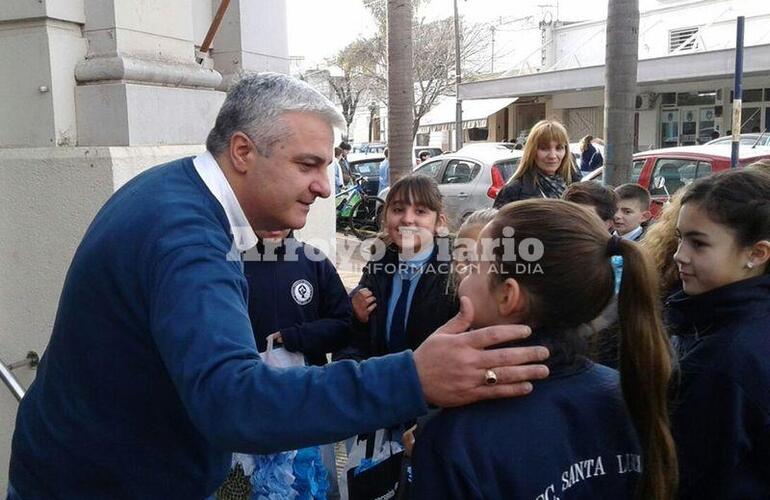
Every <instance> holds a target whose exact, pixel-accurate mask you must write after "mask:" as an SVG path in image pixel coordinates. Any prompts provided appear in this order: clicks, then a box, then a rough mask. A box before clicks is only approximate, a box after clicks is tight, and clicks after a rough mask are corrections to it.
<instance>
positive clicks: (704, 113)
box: [698, 108, 714, 144]
mask: <svg viewBox="0 0 770 500" xmlns="http://www.w3.org/2000/svg"><path fill="white" fill-rule="evenodd" d="M699 115H700V116H699V117H698V143H699V144H705V143H707V142H708V141H710V140H711V133H712V132H714V108H701V109H700V110H699Z"/></svg>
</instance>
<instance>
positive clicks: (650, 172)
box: [583, 144, 770, 216]
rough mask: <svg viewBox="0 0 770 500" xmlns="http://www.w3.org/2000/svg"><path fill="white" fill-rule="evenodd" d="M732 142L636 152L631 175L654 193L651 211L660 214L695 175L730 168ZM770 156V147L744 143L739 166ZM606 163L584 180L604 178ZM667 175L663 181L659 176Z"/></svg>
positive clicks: (630, 180) (633, 179)
mask: <svg viewBox="0 0 770 500" xmlns="http://www.w3.org/2000/svg"><path fill="white" fill-rule="evenodd" d="M730 156H731V146H730V145H729V144H716V145H711V146H708V145H703V146H682V147H678V148H664V149H654V150H650V151H641V152H639V153H636V154H635V155H634V160H633V165H632V167H631V178H630V179H628V182H636V183H638V184H639V185H641V186H643V187H645V188H647V190H649V191H650V196H651V197H652V207H651V210H652V213H653V216H657V214H658V212H659V211H660V208H661V207H662V206H663V204H664V203H665V202H666V201H668V199H669V197H670V195H672V194H674V193H675V192H677V191H678V190H679V189H680V188H682V187H683V186H685V185H687V184H690V183H691V182H692V181H694V180H695V179H698V178H700V177H706V176H708V175H711V174H712V173H714V172H719V171H721V170H728V169H729V168H730ZM764 158H770V148H768V147H756V148H752V147H751V146H746V145H741V147H740V149H739V152H738V166H739V167H745V166H746V165H748V164H750V163H753V162H755V161H757V160H761V159H764ZM603 172H604V167H599V168H597V169H596V170H594V171H593V172H591V173H590V174H588V175H586V176H585V177H584V178H583V181H590V180H601V176H602V174H603ZM658 178H662V179H664V180H663V182H662V183H661V182H660V180H658V182H656V179H658Z"/></svg>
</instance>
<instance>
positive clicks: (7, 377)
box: [0, 351, 40, 401]
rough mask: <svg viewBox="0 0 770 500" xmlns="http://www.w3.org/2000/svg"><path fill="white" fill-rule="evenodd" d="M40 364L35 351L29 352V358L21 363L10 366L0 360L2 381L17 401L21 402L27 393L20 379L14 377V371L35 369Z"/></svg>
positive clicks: (17, 362)
mask: <svg viewBox="0 0 770 500" xmlns="http://www.w3.org/2000/svg"><path fill="white" fill-rule="evenodd" d="M39 362H40V358H39V356H38V355H37V353H36V352H35V351H30V352H28V353H27V357H26V358H24V359H22V360H21V361H16V362H15V363H10V364H8V365H6V364H5V363H4V362H3V361H2V360H0V379H2V380H3V383H4V384H5V386H6V387H8V390H9V391H11V394H13V397H15V398H16V401H21V398H23V397H24V392H25V391H24V387H22V385H21V383H19V381H18V379H17V378H16V377H15V376H14V375H13V370H15V369H17V368H21V367H22V366H29V367H30V368H35V367H37V365H38V363H39Z"/></svg>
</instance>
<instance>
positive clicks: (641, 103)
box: [635, 92, 658, 110]
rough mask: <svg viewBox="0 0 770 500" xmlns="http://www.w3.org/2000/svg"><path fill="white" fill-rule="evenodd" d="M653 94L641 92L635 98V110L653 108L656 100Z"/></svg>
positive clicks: (655, 95)
mask: <svg viewBox="0 0 770 500" xmlns="http://www.w3.org/2000/svg"><path fill="white" fill-rule="evenodd" d="M657 97H658V96H657V94H655V92H642V93H641V94H639V95H637V96H636V106H635V107H636V109H638V110H645V109H652V108H654V107H655V99H656V98H657Z"/></svg>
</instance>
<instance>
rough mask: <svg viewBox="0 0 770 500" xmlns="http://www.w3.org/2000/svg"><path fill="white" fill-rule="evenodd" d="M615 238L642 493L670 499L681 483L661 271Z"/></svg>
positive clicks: (625, 381)
mask: <svg viewBox="0 0 770 500" xmlns="http://www.w3.org/2000/svg"><path fill="white" fill-rule="evenodd" d="M613 238H618V237H617V236H615V237H613ZM614 242H616V244H617V247H618V250H619V251H618V252H617V253H619V254H620V255H621V256H622V257H623V275H622V278H621V282H620V293H619V294H618V313H619V318H620V332H621V334H620V365H619V366H620V383H621V387H622V388H623V397H624V399H625V401H626V406H627V407H628V411H629V413H630V414H631V418H632V419H633V421H634V426H635V427H636V431H637V432H638V433H639V438H640V440H641V443H642V456H643V457H644V462H643V463H644V467H643V473H642V480H641V483H640V484H639V487H638V489H637V497H638V498H642V499H646V498H655V499H670V498H674V496H675V493H676V489H677V482H678V481H677V479H678V475H677V470H678V469H677V458H676V450H675V446H674V441H673V438H672V437H671V432H670V430H669V419H668V406H667V405H668V384H669V380H670V378H671V372H672V363H673V362H672V353H671V346H670V344H669V341H668V337H667V335H666V333H665V331H664V330H663V326H662V321H661V310H660V301H659V295H658V290H659V285H658V279H657V275H658V273H657V272H656V269H655V267H654V266H653V265H652V262H651V259H650V258H649V257H648V256H647V254H646V253H644V252H643V249H642V247H640V246H639V245H638V244H636V243H634V242H632V241H628V240H624V239H622V238H618V239H616V240H615V241H614Z"/></svg>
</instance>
